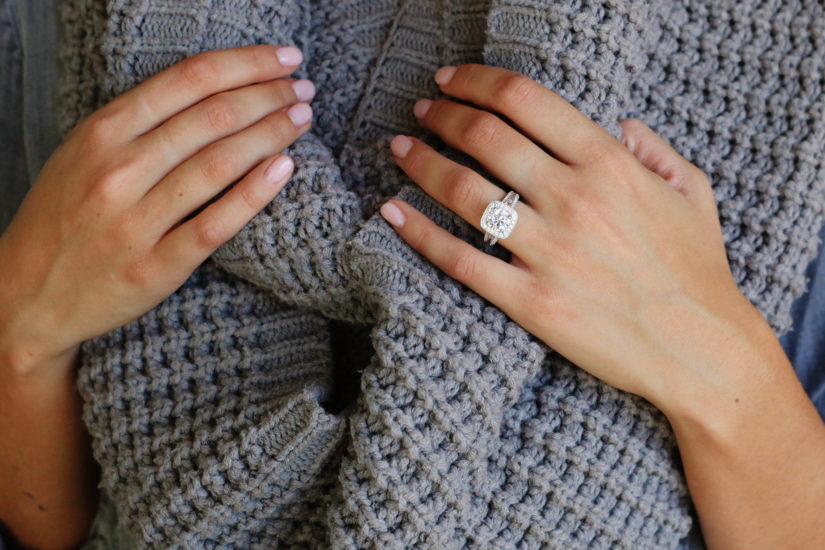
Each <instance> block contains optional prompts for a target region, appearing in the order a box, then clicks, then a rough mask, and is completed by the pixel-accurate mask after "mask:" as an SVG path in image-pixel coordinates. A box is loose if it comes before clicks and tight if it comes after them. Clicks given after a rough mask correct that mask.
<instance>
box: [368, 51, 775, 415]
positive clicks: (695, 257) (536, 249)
mask: <svg viewBox="0 0 825 550" xmlns="http://www.w3.org/2000/svg"><path fill="white" fill-rule="evenodd" d="M436 80H437V82H438V83H439V85H440V86H441V88H442V90H443V91H444V92H445V93H447V94H449V95H451V96H454V97H455V98H457V99H459V100H462V101H464V102H468V103H472V104H474V105H477V106H478V107H479V108H475V107H471V106H468V105H466V104H463V103H458V102H455V101H449V100H438V101H431V100H428V99H424V100H421V101H419V102H418V103H417V104H416V106H415V114H416V116H417V118H418V119H419V120H420V122H421V124H423V125H424V126H425V127H426V128H427V129H429V130H431V131H433V132H435V133H436V134H438V135H439V136H440V137H441V138H442V139H443V140H444V141H445V142H446V143H447V144H449V145H450V146H452V147H455V148H458V149H460V150H462V151H464V152H466V153H467V154H469V155H471V156H473V157H474V158H476V159H477V160H478V161H479V162H481V163H482V165H483V166H484V167H485V168H486V169H487V170H488V171H489V172H490V173H491V174H493V175H494V176H495V177H497V178H498V179H500V180H501V181H502V182H503V183H505V184H507V185H508V186H510V187H511V188H512V189H513V190H514V191H515V193H518V195H517V197H520V198H521V199H522V200H521V202H518V203H516V204H515V207H514V208H512V211H510V210H511V208H510V207H506V206H505V205H503V204H502V203H501V202H494V201H502V200H503V197H504V196H505V194H506V193H505V191H504V190H503V189H501V188H499V187H498V186H496V185H494V184H493V183H491V182H490V181H488V180H486V179H485V178H482V177H481V176H480V175H478V174H477V173H476V172H474V171H472V170H470V169H469V168H466V167H464V166H461V165H459V164H457V163H455V162H453V161H451V160H448V159H447V158H445V157H444V156H442V155H440V154H439V153H437V152H436V151H434V150H433V149H432V148H430V147H429V146H427V145H425V144H424V143H423V142H421V141H420V140H416V139H412V138H409V137H406V136H398V137H396V138H395V139H394V140H393V143H392V148H393V153H394V155H395V156H396V160H397V162H398V163H399V165H400V166H401V168H402V169H403V170H404V171H405V172H406V173H407V174H408V175H409V176H410V177H411V178H412V179H413V180H414V181H415V182H416V183H417V184H418V185H420V186H421V187H422V188H423V189H424V191H426V192H427V193H428V194H430V195H431V196H432V197H433V198H435V199H436V200H438V201H439V202H441V203H443V204H444V205H446V206H447V207H449V208H451V209H452V210H453V211H455V212H456V213H458V214H459V215H460V216H462V217H463V218H464V219H465V220H467V221H468V222H471V223H473V224H474V225H475V226H476V227H477V228H478V229H479V230H480V231H483V232H487V233H488V236H489V235H492V236H493V237H494V238H499V239H500V240H499V243H500V245H501V246H504V247H505V248H507V249H508V250H509V251H510V252H511V253H512V261H511V262H510V263H507V262H504V261H502V260H500V259H498V258H496V257H494V256H492V255H489V254H486V253H484V252H482V251H481V250H478V249H477V248H475V247H473V246H471V245H470V244H468V243H466V242H464V241H462V240H461V239H459V238H457V237H455V236H453V235H451V234H450V233H448V232H447V231H445V230H443V229H441V228H440V227H439V226H437V225H436V224H435V223H434V222H432V221H431V220H429V219H427V218H426V217H425V216H424V215H423V214H421V213H420V212H418V211H416V210H415V209H414V208H413V207H412V206H410V205H409V204H406V203H404V202H403V201H399V200H394V201H391V202H390V203H389V204H390V205H394V206H396V207H398V208H400V213H401V216H400V217H403V218H404V219H405V222H404V223H403V225H401V226H397V230H398V231H399V233H400V235H401V236H402V238H404V239H405V240H406V241H407V242H408V243H409V244H410V245H411V246H412V247H413V248H415V249H416V250H418V251H419V252H420V253H421V254H423V255H424V256H425V257H427V258H428V259H429V260H430V261H432V262H433V263H434V264H435V265H437V266H438V267H439V268H441V269H442V270H443V271H444V272H445V273H447V274H448V275H450V276H451V277H453V278H455V279H456V280H458V281H460V282H461V283H463V284H465V285H467V286H468V287H470V288H471V289H473V290H474V291H476V292H477V293H478V294H479V295H481V296H483V297H484V298H486V299H487V300H489V301H490V302H492V303H493V304H495V305H496V306H498V307H499V308H500V309H501V310H502V311H503V312H504V313H506V314H507V315H508V316H509V317H510V318H511V319H513V320H514V321H515V322H516V323H518V324H519V325H521V326H522V327H524V328H525V329H526V330H528V331H530V332H531V333H533V334H534V335H536V336H537V337H538V338H540V339H541V340H542V341H544V342H545V343H546V344H547V345H548V346H550V347H551V348H553V349H554V350H556V351H557V352H559V353H560V354H562V355H564V356H565V357H567V358H568V359H569V360H571V361H572V362H574V363H575V364H577V365H579V366H580V367H581V368H583V369H585V370H587V371H589V372H590V373H591V374H593V375H594V376H597V377H598V378H601V379H602V380H604V381H605V382H607V383H609V384H611V385H613V386H615V387H618V388H620V389H623V390H626V391H629V392H633V393H636V394H638V395H641V396H643V397H645V398H647V399H648V400H650V401H651V402H652V403H654V404H655V405H656V406H657V407H659V408H660V409H663V410H666V411H667V410H669V409H672V408H673V407H677V406H679V404H680V403H681V401H683V399H684V398H685V397H686V396H684V395H680V394H679V392H681V391H683V390H684V388H686V387H693V386H696V385H697V384H696V382H697V381H696V380H695V378H696V377H700V378H701V377H703V376H704V373H703V371H702V369H703V368H715V367H714V365H715V364H717V363H718V361H719V360H720V357H723V356H724V355H725V354H726V353H729V351H730V350H728V349H727V343H728V342H730V341H731V338H733V337H734V336H737V337H738V336H739V333H740V332H742V331H743V328H742V326H743V323H745V326H752V325H755V324H758V323H759V322H760V321H761V323H763V324H765V325H766V323H765V322H764V320H763V319H762V317H761V315H759V313H758V312H757V310H756V309H755V308H754V307H753V306H752V305H751V304H750V303H749V302H748V301H747V299H746V298H745V297H744V296H743V295H742V293H741V292H740V291H739V289H738V288H737V286H736V284H735V282H734V280H733V276H732V275H731V272H730V268H729V266H728V262H727V257H726V253H725V247H724V243H723V239H722V232H721V227H720V223H719V219H718V213H717V210H716V204H715V201H714V197H713V193H712V190H711V187H710V184H709V182H708V179H707V177H706V176H705V175H704V174H703V173H702V172H701V171H700V170H699V169H698V168H696V167H695V166H693V165H692V164H690V163H689V162H688V161H687V160H685V159H684V158H682V157H681V156H679V155H678V154H677V153H676V152H675V151H674V150H673V149H671V148H670V147H669V146H668V145H667V144H665V142H664V141H662V140H661V139H660V138H659V137H658V136H657V135H655V134H654V133H653V132H652V131H651V130H650V129H649V128H648V127H647V126H645V125H644V124H642V123H641V122H639V121H636V120H627V121H624V122H623V125H622V126H623V130H624V141H625V143H622V142H620V141H619V140H617V139H615V138H614V137H613V136H611V135H610V134H609V133H608V132H607V131H606V130H604V129H603V128H602V127H600V126H599V125H597V124H596V123H594V122H592V121H591V120H590V119H588V118H587V117H586V116H584V115H583V114H582V113H580V112H579V111H578V110H576V109H575V108H574V107H573V106H572V105H570V104H569V103H567V102H566V101H564V100H563V99H562V98H561V97H559V96H558V95H556V94H555V93H553V92H552V91H550V90H548V89H546V88H544V87H543V86H541V85H540V84H538V83H536V82H534V81H533V80H531V79H529V78H527V77H526V76H523V75H520V74H516V73H513V72H510V71H507V70H504V69H500V68H493V67H485V66H481V65H466V66H462V67H459V68H454V67H445V68H442V69H441V70H440V71H439V72H438V73H437V76H436ZM493 112H498V113H500V114H502V115H504V116H506V117H507V118H509V119H510V120H511V121H512V123H513V124H514V125H515V128H514V127H512V126H510V125H509V124H507V123H506V122H504V120H502V119H501V118H499V117H498V116H496V115H495V114H493ZM545 150H546V151H549V152H550V154H548V153H547V152H545ZM488 206H489V207H491V208H492V209H493V210H492V213H491V212H490V210H489V209H488ZM391 208H392V206H384V207H383V212H387V210H388V209H391ZM485 211H487V212H485ZM508 211H509V212H508ZM390 219H391V220H392V219H393V218H390ZM395 219H399V217H398V216H397V217H396V218H395ZM516 220H517V221H516ZM493 226H496V227H497V229H498V230H501V231H505V233H501V234H496V233H495V232H494V231H491V229H493ZM507 232H510V233H509V234H507V235H506V236H505V234H506V233H507ZM766 326H767V325H766ZM674 390H678V391H677V392H675V391H674Z"/></svg>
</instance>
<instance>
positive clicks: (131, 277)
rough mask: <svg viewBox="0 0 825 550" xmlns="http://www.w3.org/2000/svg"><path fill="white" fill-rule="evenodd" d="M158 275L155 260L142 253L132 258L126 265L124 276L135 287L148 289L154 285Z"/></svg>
mask: <svg viewBox="0 0 825 550" xmlns="http://www.w3.org/2000/svg"><path fill="white" fill-rule="evenodd" d="M158 276H159V269H158V265H157V262H156V261H154V260H153V259H152V258H151V257H149V256H146V255H143V256H138V257H136V258H134V259H132V260H131V261H130V262H129V264H128V265H127V266H126V269H125V271H124V278H125V279H126V282H127V283H128V284H129V285H130V286H132V287H135V288H140V289H148V288H150V287H152V286H154V284H155V282H156V281H157V279H158Z"/></svg>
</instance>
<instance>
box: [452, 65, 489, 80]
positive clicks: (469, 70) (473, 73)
mask: <svg viewBox="0 0 825 550" xmlns="http://www.w3.org/2000/svg"><path fill="white" fill-rule="evenodd" d="M483 70H484V66H483V65H478V64H475V63H471V64H468V65H461V66H460V67H458V70H456V73H455V75H453V82H457V83H459V84H461V85H462V86H468V85H473V84H475V83H476V82H477V80H478V78H479V77H480V76H482V75H481V72H482V71H483Z"/></svg>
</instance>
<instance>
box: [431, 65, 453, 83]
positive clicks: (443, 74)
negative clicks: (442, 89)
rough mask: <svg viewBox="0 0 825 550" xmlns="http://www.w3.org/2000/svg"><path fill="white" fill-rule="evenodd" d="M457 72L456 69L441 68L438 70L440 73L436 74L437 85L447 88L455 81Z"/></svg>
mask: <svg viewBox="0 0 825 550" xmlns="http://www.w3.org/2000/svg"><path fill="white" fill-rule="evenodd" d="M455 71H456V67H450V66H447V67H441V68H440V69H438V72H436V73H435V83H436V84H438V85H439V86H446V85H447V84H449V83H450V81H451V80H452V79H453V75H454V74H455Z"/></svg>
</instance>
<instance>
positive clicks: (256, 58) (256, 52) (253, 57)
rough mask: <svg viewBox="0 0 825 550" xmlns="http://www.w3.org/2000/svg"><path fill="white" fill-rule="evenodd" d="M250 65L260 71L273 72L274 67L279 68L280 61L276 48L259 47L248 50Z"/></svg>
mask: <svg viewBox="0 0 825 550" xmlns="http://www.w3.org/2000/svg"><path fill="white" fill-rule="evenodd" d="M246 53H247V55H248V60H249V63H250V65H252V66H253V67H255V69H257V70H260V71H267V70H271V68H272V67H278V66H279V65H280V61H279V60H278V53H277V51H276V48H275V47H273V46H269V45H258V46H253V47H251V48H247V49H246Z"/></svg>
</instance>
